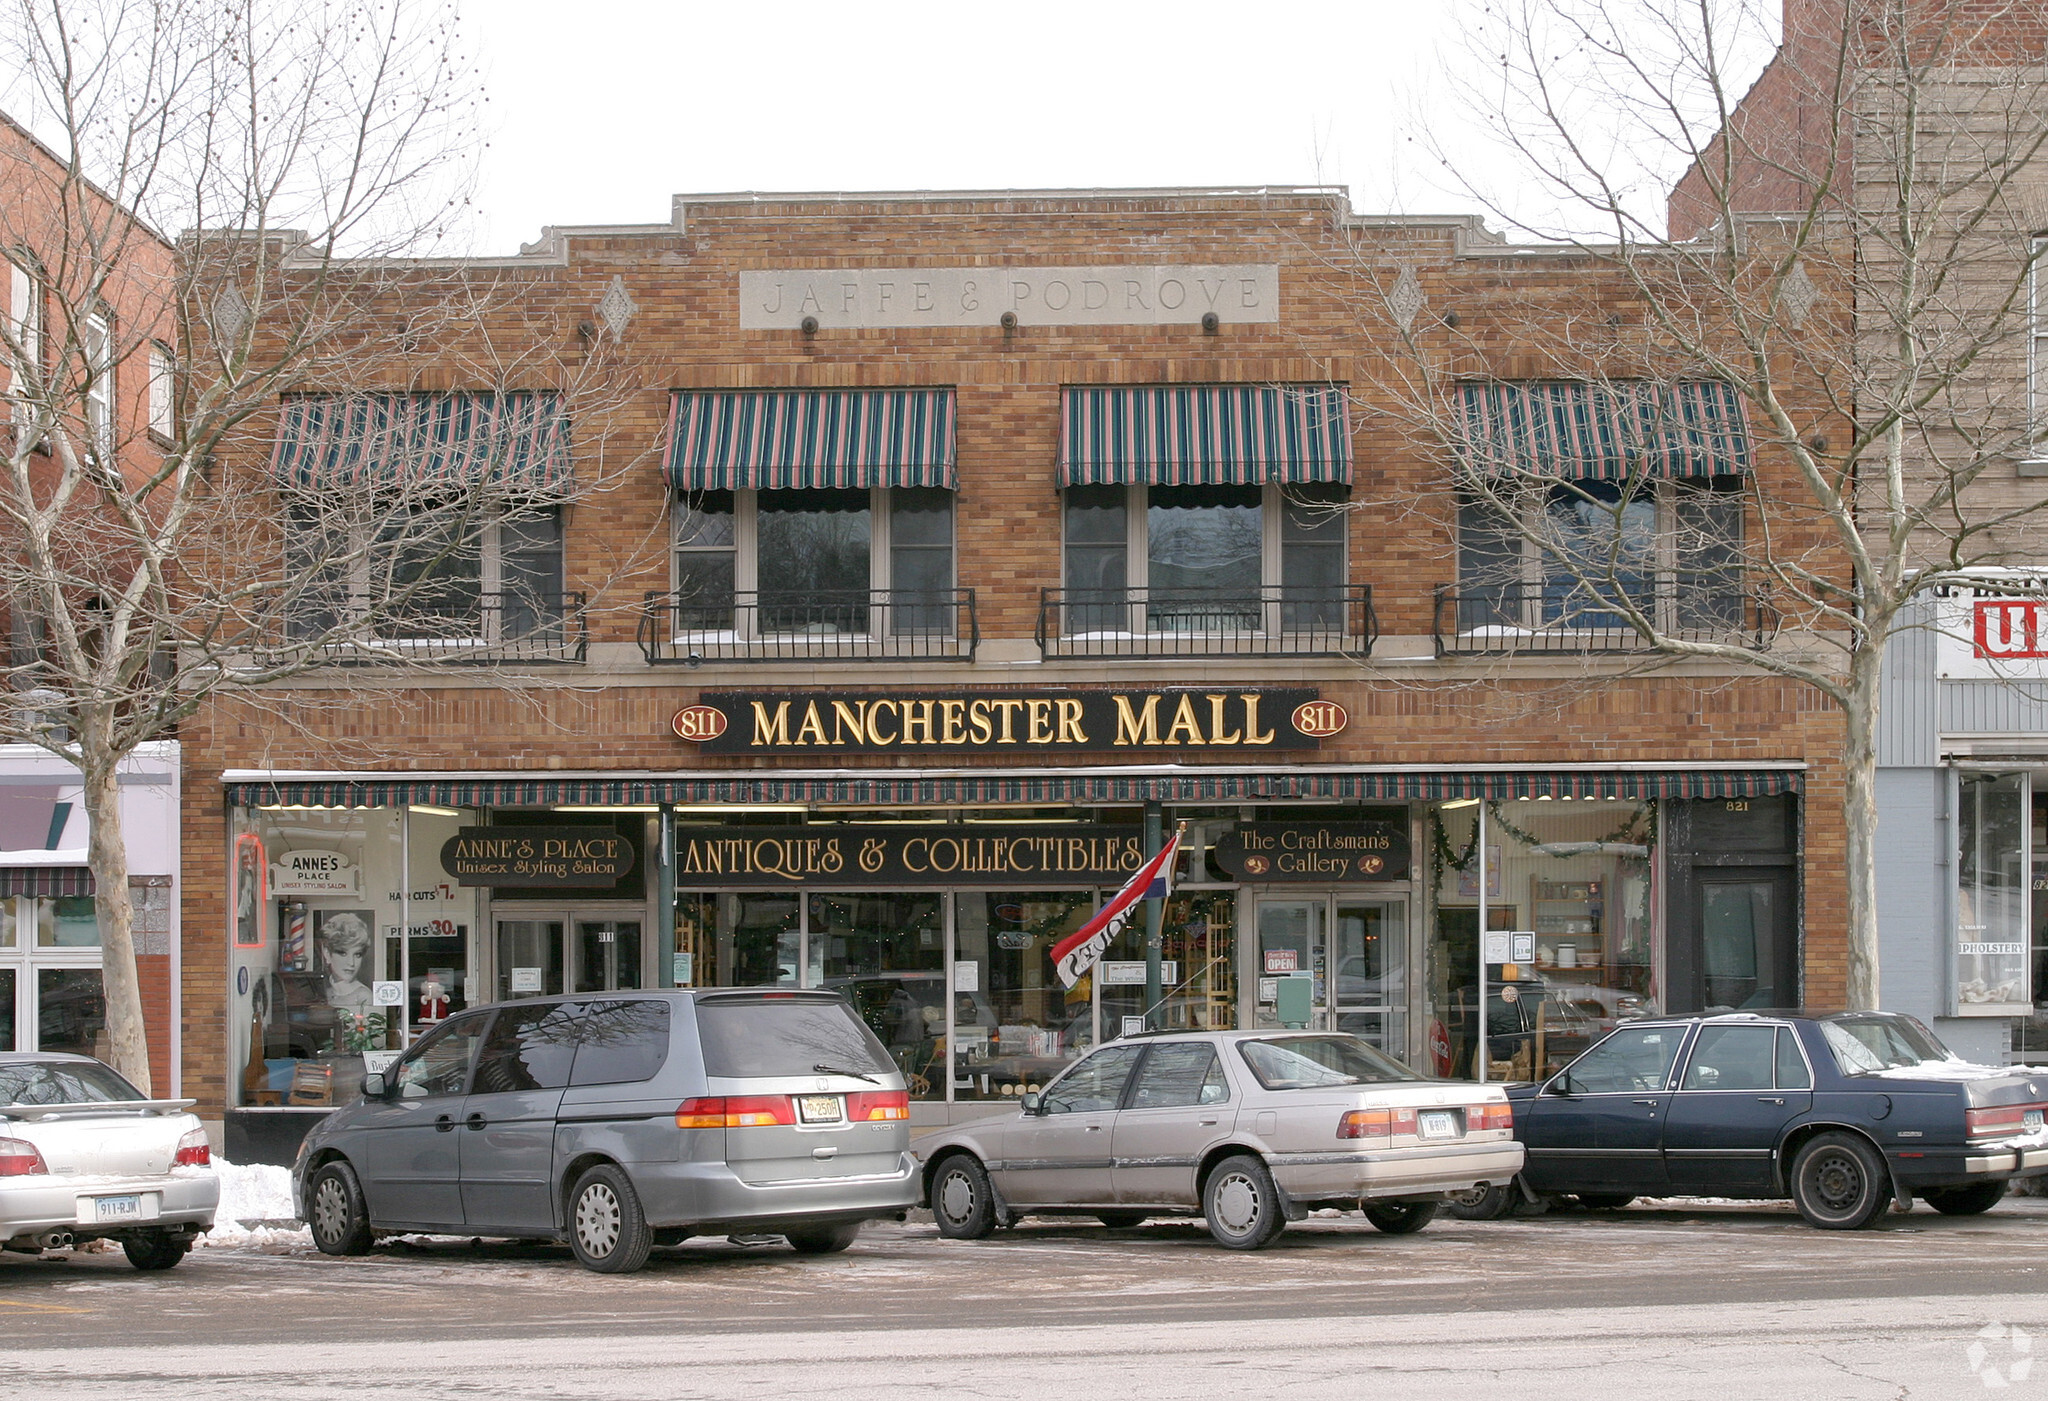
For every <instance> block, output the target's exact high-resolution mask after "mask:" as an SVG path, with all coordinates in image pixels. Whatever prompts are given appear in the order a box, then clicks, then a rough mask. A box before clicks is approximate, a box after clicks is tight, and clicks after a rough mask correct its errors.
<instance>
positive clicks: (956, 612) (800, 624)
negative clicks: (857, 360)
mask: <svg viewBox="0 0 2048 1401" xmlns="http://www.w3.org/2000/svg"><path fill="white" fill-rule="evenodd" d="M952 412H953V399H952V391H950V390H946V389H901V390H764V391H741V392H731V393H725V392H705V393H696V392H689V391H679V392H678V393H677V394H676V396H675V410H674V422H673V424H672V427H671V435H670V448H669V460H668V475H669V484H670V486H671V488H672V490H673V492H674V498H673V499H674V508H673V511H672V519H673V522H674V535H673V539H674V549H675V568H674V581H673V582H674V589H673V591H672V593H671V594H670V595H668V596H667V597H666V598H665V599H664V600H662V607H663V608H664V610H665V612H666V617H667V622H666V624H665V625H664V626H662V627H661V628H660V630H661V631H664V632H666V633H668V634H670V635H673V636H688V637H695V638H699V639H702V640H706V641H709V642H715V643H719V644H735V643H743V642H747V641H750V640H753V639H770V638H793V637H794V638H801V637H812V638H826V637H869V638H887V637H905V636H935V637H936V636H950V635H952V634H954V633H955V632H957V631H958V630H959V629H960V626H961V616H962V615H961V591H960V590H959V589H958V587H957V580H956V570H955V561H954V543H953V516H954V511H953V496H954V493H953V489H952V488H953V484H954V478H953V429H952V424H953V419H952Z"/></svg>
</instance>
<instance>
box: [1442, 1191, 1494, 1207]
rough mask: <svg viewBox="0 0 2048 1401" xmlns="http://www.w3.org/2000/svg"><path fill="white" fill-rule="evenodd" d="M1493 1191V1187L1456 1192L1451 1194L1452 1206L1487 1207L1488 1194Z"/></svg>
mask: <svg viewBox="0 0 2048 1401" xmlns="http://www.w3.org/2000/svg"><path fill="white" fill-rule="evenodd" d="M1492 1190H1493V1188H1491V1187H1474V1188H1473V1189H1472V1190H1471V1191H1469V1192H1454V1193H1452V1194H1451V1204H1452V1205H1453V1206H1484V1205H1486V1197H1487V1194H1488V1193H1489V1192H1491V1191H1492Z"/></svg>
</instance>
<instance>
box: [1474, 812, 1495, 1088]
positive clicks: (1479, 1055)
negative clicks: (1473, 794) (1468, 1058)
mask: <svg viewBox="0 0 2048 1401" xmlns="http://www.w3.org/2000/svg"><path fill="white" fill-rule="evenodd" d="M1478 830H1479V1011H1478V1013H1477V1020H1476V1021H1475V1022H1474V1023H1473V1027H1472V1033H1473V1042H1472V1069H1473V1076H1472V1078H1473V1079H1475V1080H1477V1081H1478V1082H1479V1083H1480V1084H1482V1085H1483V1084H1485V1083H1486V1071H1487V1061H1489V1060H1490V1059H1492V1052H1491V1050H1490V1049H1489V1048H1488V1046H1487V1044H1486V799H1485V798H1483V797H1482V798H1481V799H1480V800H1479V829H1478Z"/></svg>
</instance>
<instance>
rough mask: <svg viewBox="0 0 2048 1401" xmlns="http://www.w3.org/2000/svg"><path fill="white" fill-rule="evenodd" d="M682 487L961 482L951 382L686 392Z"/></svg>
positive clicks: (670, 463) (676, 458)
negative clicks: (921, 385) (915, 385)
mask: <svg viewBox="0 0 2048 1401" xmlns="http://www.w3.org/2000/svg"><path fill="white" fill-rule="evenodd" d="M667 473H668V480H669V485H670V486H671V487H673V488H674V489H675V490H676V491H678V492H703V491H750V490H752V491H806V490H846V489H853V488H861V487H943V488H945V489H947V490H951V489H953V487H954V486H955V485H956V483H955V480H954V463H953V391H952V390H951V389H752V390H715V391H705V390H678V391H676V394H675V396H674V402H673V404H672V406H671V410H670V419H669V443H668V460H667Z"/></svg>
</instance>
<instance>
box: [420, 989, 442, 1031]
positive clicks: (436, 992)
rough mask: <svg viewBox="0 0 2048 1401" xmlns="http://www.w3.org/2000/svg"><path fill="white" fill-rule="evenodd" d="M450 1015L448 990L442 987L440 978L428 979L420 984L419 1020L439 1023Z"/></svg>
mask: <svg viewBox="0 0 2048 1401" xmlns="http://www.w3.org/2000/svg"><path fill="white" fill-rule="evenodd" d="M447 1015H448V989H446V988H444V987H442V986H441V980H440V979H439V978H428V979H427V980H426V981H425V982H424V983H421V984H420V1015H419V1020H420V1021H421V1022H422V1023H425V1022H438V1021H440V1020H441V1019H442V1018H443V1017H445V1016H447Z"/></svg>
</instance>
